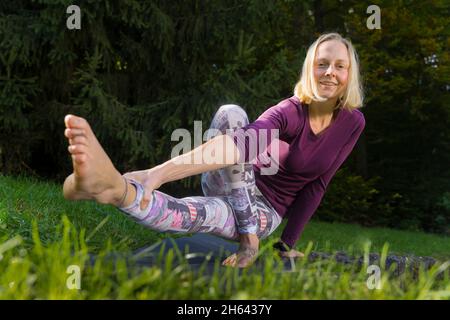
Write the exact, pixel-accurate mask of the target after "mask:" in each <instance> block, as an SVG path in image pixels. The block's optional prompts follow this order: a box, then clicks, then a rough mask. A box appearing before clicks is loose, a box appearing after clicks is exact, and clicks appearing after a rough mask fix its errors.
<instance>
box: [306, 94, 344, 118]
mask: <svg viewBox="0 0 450 320" xmlns="http://www.w3.org/2000/svg"><path fill="white" fill-rule="evenodd" d="M336 104H337V98H333V99H329V100H327V101H323V102H322V101H314V100H313V101H311V103H310V104H309V115H310V117H311V118H322V117H327V116H329V115H332V114H333V112H334V110H335V109H336Z"/></svg>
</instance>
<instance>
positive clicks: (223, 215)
mask: <svg viewBox="0 0 450 320" xmlns="http://www.w3.org/2000/svg"><path fill="white" fill-rule="evenodd" d="M247 124H248V117H247V114H246V112H245V111H244V110H243V109H242V108H241V107H239V106H237V105H231V104H229V105H223V106H221V107H220V108H219V110H218V111H217V112H216V114H215V116H214V118H213V120H212V123H211V126H210V129H217V130H219V131H220V132H221V133H223V134H224V133H225V130H226V129H233V128H239V127H243V126H245V125H247ZM209 132H211V130H210V131H209ZM209 138H211V136H209V137H208V139H209ZM129 182H130V183H131V184H133V185H134V186H135V188H136V191H137V196H136V199H135V201H134V202H133V203H132V204H131V205H130V206H128V207H125V208H120V210H121V211H123V212H125V213H126V214H128V215H130V216H131V217H133V218H134V219H135V220H136V221H137V222H138V223H140V224H143V225H145V226H146V227H148V228H150V229H153V230H157V231H163V232H175V233H196V232H205V233H210V234H214V235H217V236H220V237H222V238H225V239H228V240H239V234H243V233H254V234H256V235H257V236H258V237H259V238H260V239H264V238H266V237H268V236H269V235H270V234H271V233H272V232H273V231H274V230H275V229H276V228H277V227H278V225H279V224H280V223H281V220H282V218H281V217H280V216H279V215H278V213H277V212H276V211H275V209H274V208H273V207H272V205H271V204H270V203H269V202H268V201H267V199H266V198H265V197H264V196H263V195H262V194H261V192H260V191H259V189H258V188H257V187H256V184H255V175H254V172H253V165H252V164H250V163H245V164H235V165H232V166H229V167H226V168H223V169H219V170H215V171H209V172H205V173H203V174H202V177H201V185H202V189H203V194H204V195H205V196H204V197H201V196H193V197H185V198H182V199H178V198H174V197H172V196H170V195H167V194H165V193H163V192H160V191H158V190H154V191H153V192H152V200H151V201H150V204H149V205H148V206H147V208H145V209H144V210H141V209H140V207H139V204H140V202H141V199H142V197H143V194H144V188H143V186H142V185H141V184H140V183H138V182H137V181H134V180H131V179H130V180H129Z"/></svg>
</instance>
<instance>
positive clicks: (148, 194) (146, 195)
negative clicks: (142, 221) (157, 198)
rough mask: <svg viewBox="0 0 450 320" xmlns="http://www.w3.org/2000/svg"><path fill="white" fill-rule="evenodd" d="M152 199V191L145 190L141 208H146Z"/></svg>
mask: <svg viewBox="0 0 450 320" xmlns="http://www.w3.org/2000/svg"><path fill="white" fill-rule="evenodd" d="M151 200H152V192H148V191H144V196H143V197H142V201H141V210H144V209H145V208H147V206H148V205H149V203H150V201H151Z"/></svg>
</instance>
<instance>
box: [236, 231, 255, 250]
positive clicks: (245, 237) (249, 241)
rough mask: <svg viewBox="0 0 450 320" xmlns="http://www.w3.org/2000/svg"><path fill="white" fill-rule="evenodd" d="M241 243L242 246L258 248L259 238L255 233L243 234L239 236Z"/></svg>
mask: <svg viewBox="0 0 450 320" xmlns="http://www.w3.org/2000/svg"><path fill="white" fill-rule="evenodd" d="M239 242H240V243H241V244H242V245H246V246H252V247H254V246H256V247H257V246H258V245H259V238H258V236H257V235H256V234H254V233H243V234H241V235H240V236H239Z"/></svg>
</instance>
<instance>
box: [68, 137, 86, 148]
mask: <svg viewBox="0 0 450 320" xmlns="http://www.w3.org/2000/svg"><path fill="white" fill-rule="evenodd" d="M69 143H70V144H73V145H75V144H81V145H84V146H87V139H86V137H85V136H75V137H73V138H72V139H69Z"/></svg>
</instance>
